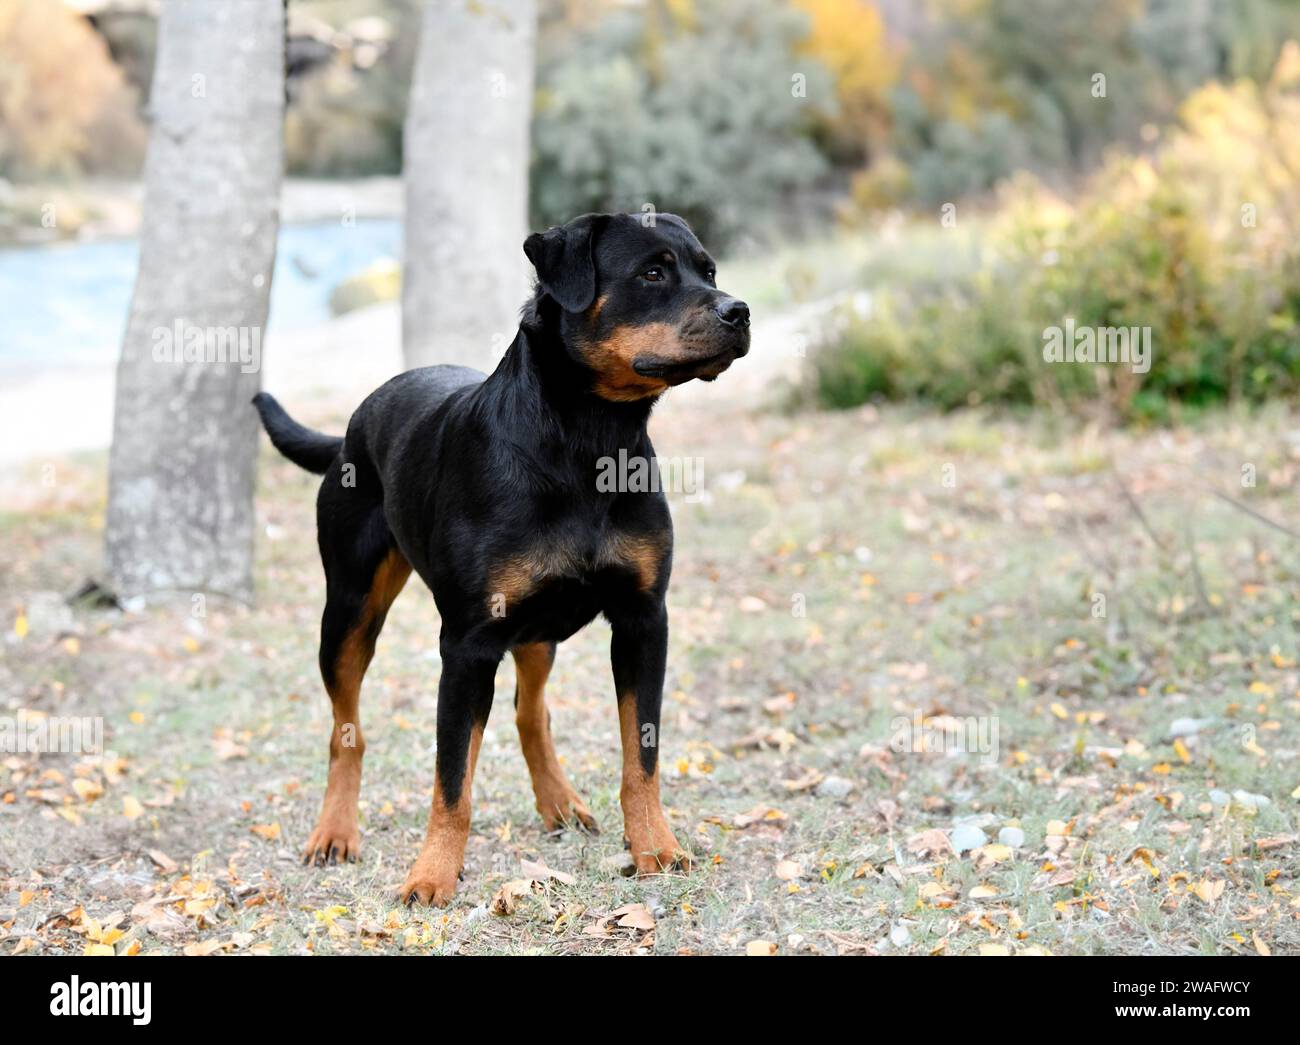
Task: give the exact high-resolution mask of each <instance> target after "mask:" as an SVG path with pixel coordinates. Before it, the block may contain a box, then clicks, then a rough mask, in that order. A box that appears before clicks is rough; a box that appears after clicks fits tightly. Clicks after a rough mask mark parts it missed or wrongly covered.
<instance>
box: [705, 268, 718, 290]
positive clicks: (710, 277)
mask: <svg viewBox="0 0 1300 1045" xmlns="http://www.w3.org/2000/svg"><path fill="white" fill-rule="evenodd" d="M704 278H705V279H706V280H707V281H708V283H709V286H715V285H716V284H715V282H714V281H715V280H716V279H717V278H718V270H717V269H705V270H704Z"/></svg>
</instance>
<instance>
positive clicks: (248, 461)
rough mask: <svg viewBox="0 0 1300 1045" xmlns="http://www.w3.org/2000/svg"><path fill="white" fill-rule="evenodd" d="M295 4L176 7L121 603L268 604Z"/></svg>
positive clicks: (167, 27)
mask: <svg viewBox="0 0 1300 1045" xmlns="http://www.w3.org/2000/svg"><path fill="white" fill-rule="evenodd" d="M284 30H285V14H284V0H222V2H220V3H213V2H210V0H165V2H164V4H163V6H162V15H161V19H160V22H159V28H158V52H157V60H156V64H155V70H154V78H153V86H152V91H151V95H150V110H151V113H150V115H151V118H152V130H151V132H150V137H149V153H148V157H147V159H146V162H145V203H144V220H143V224H142V228H141V234H140V268H139V273H138V274H137V276H136V283H135V292H134V294H133V296H132V298H131V313H130V318H129V320H128V322H127V328H126V336H125V338H124V340H123V342H122V356H121V359H120V361H119V362H118V367H117V398H116V404H115V409H114V417H113V448H112V452H111V456H110V460H109V492H108V519H107V529H106V534H105V549H106V558H107V567H108V573H109V579H110V583H111V584H112V585H113V588H114V590H115V591H116V592H117V593H118V594H120V595H135V594H142V593H145V592H150V591H162V590H182V591H190V592H192V593H199V592H212V593H216V594H225V595H230V596H233V597H235V598H240V599H245V600H247V599H249V598H250V597H251V595H252V559H253V529H254V524H253V481H254V469H255V465H256V453H257V419H256V415H255V412H254V410H253V408H252V407H251V406H250V405H249V400H250V399H251V398H252V397H253V395H254V394H255V393H256V392H257V391H258V388H259V387H260V385H261V358H262V357H261V348H262V333H263V330H264V329H265V326H266V313H267V302H268V297H269V294H270V290H271V272H272V268H273V267H274V263H275V238H276V233H277V231H278V229H279V201H280V179H281V173H282V169H283V165H284V148H283V123H284Z"/></svg>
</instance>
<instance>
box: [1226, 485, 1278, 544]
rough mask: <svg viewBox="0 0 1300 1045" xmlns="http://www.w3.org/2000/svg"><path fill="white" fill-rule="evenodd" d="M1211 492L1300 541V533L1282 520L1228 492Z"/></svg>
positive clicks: (1252, 516) (1266, 524) (1253, 517)
mask: <svg viewBox="0 0 1300 1045" xmlns="http://www.w3.org/2000/svg"><path fill="white" fill-rule="evenodd" d="M1210 493H1212V494H1214V496H1215V497H1217V498H1219V500H1221V501H1227V503H1228V504H1230V505H1232V506H1233V507H1234V508H1240V509H1241V510H1242V511H1243V512H1245V513H1246V514H1247V515H1249V516H1250V517H1251V518H1252V519H1258V520H1259V521H1260V522H1262V523H1263V524H1264V525H1265V526H1271V527H1273V529H1275V530H1277V531H1278V533H1284V534H1286V535H1287V536H1288V537H1290V538H1292V539H1293V540H1297V541H1300V533H1296V531H1295V530H1292V529H1290V528H1289V527H1286V526H1283V525H1282V524H1281V523H1280V522H1276V521H1274V520H1273V519H1270V518H1269V517H1268V516H1267V515H1261V514H1260V513H1259V512H1257V511H1255V509H1254V508H1251V507H1250V506H1249V505H1246V504H1242V503H1241V501H1239V500H1237V498H1235V497H1229V496H1228V495H1227V494H1226V493H1221V492H1220V491H1218V490H1211V491H1210Z"/></svg>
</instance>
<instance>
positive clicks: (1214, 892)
mask: <svg viewBox="0 0 1300 1045" xmlns="http://www.w3.org/2000/svg"><path fill="white" fill-rule="evenodd" d="M1226 884H1227V883H1226V882H1223V881H1222V880H1220V881H1217V882H1212V881H1210V879H1208V878H1202V879H1201V880H1200V881H1199V882H1197V883H1196V884H1195V885H1194V886H1192V892H1193V893H1195V894H1196V896H1197V897H1198V898H1200V899H1201V900H1202V901H1203V902H1205V903H1207V904H1213V903H1214V901H1215V900H1217V899H1218V898H1219V897H1220V896H1222V895H1223V887H1224V886H1225V885H1226Z"/></svg>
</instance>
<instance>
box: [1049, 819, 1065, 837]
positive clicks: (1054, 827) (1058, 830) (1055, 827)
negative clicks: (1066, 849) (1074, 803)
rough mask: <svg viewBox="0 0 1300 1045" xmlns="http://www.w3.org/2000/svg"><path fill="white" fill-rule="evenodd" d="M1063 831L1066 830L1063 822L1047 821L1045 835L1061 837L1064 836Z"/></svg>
mask: <svg viewBox="0 0 1300 1045" xmlns="http://www.w3.org/2000/svg"><path fill="white" fill-rule="evenodd" d="M1065 830H1066V827H1065V821H1064V820H1049V821H1047V833H1048V834H1049V835H1063V834H1065Z"/></svg>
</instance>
